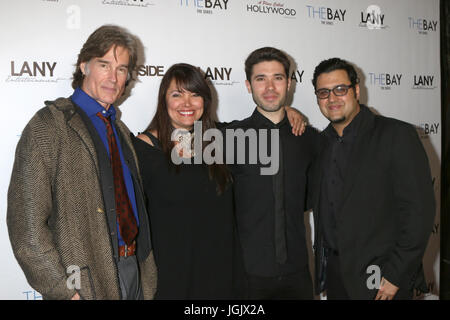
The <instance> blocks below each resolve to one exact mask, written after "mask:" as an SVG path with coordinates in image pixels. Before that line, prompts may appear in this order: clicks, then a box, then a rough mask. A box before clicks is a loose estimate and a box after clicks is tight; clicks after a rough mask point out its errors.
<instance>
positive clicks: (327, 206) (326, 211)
mask: <svg viewBox="0 0 450 320" xmlns="http://www.w3.org/2000/svg"><path fill="white" fill-rule="evenodd" d="M361 118H362V112H359V113H358V114H357V115H356V116H355V118H354V119H353V121H352V122H351V123H350V124H349V125H348V126H347V127H345V129H344V131H343V134H342V137H340V136H339V135H338V134H337V132H336V130H335V129H334V128H333V126H332V125H331V123H330V124H329V125H328V127H327V128H326V129H325V130H324V131H323V134H324V135H325V137H326V140H327V147H326V149H325V150H324V161H325V162H324V166H323V180H322V184H321V196H320V210H319V212H320V220H321V221H322V223H321V226H322V233H323V235H324V240H325V243H326V247H328V248H331V249H333V250H337V240H336V239H337V238H336V232H337V230H336V215H337V213H338V212H339V210H340V208H341V206H342V197H343V195H342V192H343V190H344V182H345V176H346V170H349V169H351V168H347V166H346V165H347V163H348V160H349V157H350V155H351V152H352V148H353V146H354V144H355V140H356V135H357V134H358V127H359V124H360V123H361Z"/></svg>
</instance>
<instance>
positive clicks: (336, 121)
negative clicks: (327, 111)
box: [328, 117, 346, 124]
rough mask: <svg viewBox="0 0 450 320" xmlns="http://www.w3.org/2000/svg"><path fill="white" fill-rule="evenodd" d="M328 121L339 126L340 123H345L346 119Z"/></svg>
mask: <svg viewBox="0 0 450 320" xmlns="http://www.w3.org/2000/svg"><path fill="white" fill-rule="evenodd" d="M328 120H330V122H331V123H336V124H339V123H342V122H345V120H346V118H345V117H342V118H337V119H330V118H328Z"/></svg>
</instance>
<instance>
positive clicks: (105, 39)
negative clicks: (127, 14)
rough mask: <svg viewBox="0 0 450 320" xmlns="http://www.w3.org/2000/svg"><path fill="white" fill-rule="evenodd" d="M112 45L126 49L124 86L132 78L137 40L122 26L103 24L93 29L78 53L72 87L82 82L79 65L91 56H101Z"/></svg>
mask: <svg viewBox="0 0 450 320" xmlns="http://www.w3.org/2000/svg"><path fill="white" fill-rule="evenodd" d="M112 47H124V48H125V49H127V50H128V54H129V55H130V61H129V62H128V78H127V82H126V86H128V84H129V83H130V80H133V70H134V68H135V67H136V61H137V51H138V49H137V41H136V39H135V37H134V36H133V35H132V34H130V33H129V32H128V31H127V30H125V29H124V28H122V27H119V26H115V25H104V26H101V27H100V28H98V29H97V30H95V31H94V32H93V33H92V34H91V35H90V36H89V38H88V39H87V40H86V42H85V43H84V45H83V47H82V48H81V50H80V53H79V54H78V60H77V64H76V69H75V72H74V73H73V81H72V88H74V89H76V88H77V87H81V85H82V84H83V79H84V75H83V73H82V72H81V69H80V65H81V64H82V63H83V62H88V61H90V60H91V59H92V58H98V57H103V56H104V55H105V54H106V53H107V52H108V51H109V50H110V49H111V48H112Z"/></svg>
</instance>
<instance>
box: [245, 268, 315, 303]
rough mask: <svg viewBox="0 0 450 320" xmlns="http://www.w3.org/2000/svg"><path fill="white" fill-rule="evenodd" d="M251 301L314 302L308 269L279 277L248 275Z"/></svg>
mask: <svg viewBox="0 0 450 320" xmlns="http://www.w3.org/2000/svg"><path fill="white" fill-rule="evenodd" d="M247 279H248V291H249V299H252V300H312V299H313V289H312V280H311V274H310V273H309V269H308V267H306V268H304V270H302V271H300V272H297V273H294V274H289V275H283V276H278V277H259V276H252V275H248V276H247Z"/></svg>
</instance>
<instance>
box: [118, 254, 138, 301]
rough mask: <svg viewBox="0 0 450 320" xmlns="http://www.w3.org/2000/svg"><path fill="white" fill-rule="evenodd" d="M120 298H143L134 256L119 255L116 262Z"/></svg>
mask: <svg viewBox="0 0 450 320" xmlns="http://www.w3.org/2000/svg"><path fill="white" fill-rule="evenodd" d="M117 269H118V271H119V283H120V291H121V293H122V300H143V298H144V297H143V294H142V290H141V279H140V276H139V264H138V262H137V258H136V256H129V257H126V258H125V257H121V258H120V259H119V261H118V263H117Z"/></svg>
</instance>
